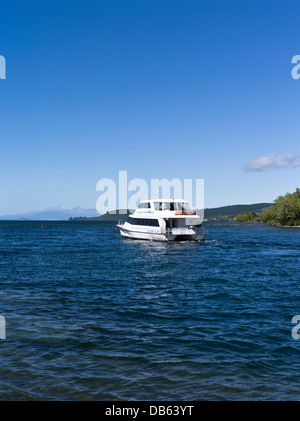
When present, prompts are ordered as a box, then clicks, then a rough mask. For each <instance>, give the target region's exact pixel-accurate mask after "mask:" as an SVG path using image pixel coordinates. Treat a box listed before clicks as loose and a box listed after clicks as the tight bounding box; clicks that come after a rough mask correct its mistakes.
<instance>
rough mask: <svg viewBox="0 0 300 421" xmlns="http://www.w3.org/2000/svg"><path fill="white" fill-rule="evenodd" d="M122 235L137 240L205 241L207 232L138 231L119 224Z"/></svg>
mask: <svg viewBox="0 0 300 421" xmlns="http://www.w3.org/2000/svg"><path fill="white" fill-rule="evenodd" d="M117 227H118V229H119V231H120V234H121V236H122V237H126V238H132V239H136V240H151V241H203V240H204V238H205V235H206V233H205V232H200V233H199V232H197V233H193V234H167V233H163V232H158V231H159V230H157V232H154V231H152V232H150V231H137V230H131V229H126V228H124V227H123V226H122V225H117Z"/></svg>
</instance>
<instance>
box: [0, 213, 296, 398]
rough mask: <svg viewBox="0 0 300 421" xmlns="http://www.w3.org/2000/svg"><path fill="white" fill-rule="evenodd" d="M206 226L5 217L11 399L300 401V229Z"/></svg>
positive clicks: (5, 387)
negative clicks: (198, 232)
mask: <svg viewBox="0 0 300 421" xmlns="http://www.w3.org/2000/svg"><path fill="white" fill-rule="evenodd" d="M41 225H43V226H44V228H41ZM206 226H207V229H208V233H209V234H208V236H207V239H206V241H205V242H203V243H196V242H180V243H179V242H178V243H158V242H148V241H137V240H130V239H127V240H126V239H120V236H119V232H118V231H115V227H114V224H113V223H101V222H43V223H41V222H29V221H28V222H27V221H24V222H0V285H1V288H0V314H1V315H2V316H4V317H5V319H6V340H0V379H1V382H0V398H1V399H2V400H9V399H14V400H18V399H20V400H21V399H23V400H36V399H43V400H286V399H288V400H299V398H300V376H299V371H300V339H299V340H297V339H293V337H292V335H291V330H292V327H293V326H294V325H293V324H292V317H293V316H295V315H298V314H300V275H299V274H300V229H283V228H281V229H280V228H270V227H265V226H263V225H260V224H237V223H233V222H224V223H222V222H211V223H209V222H207V223H206Z"/></svg>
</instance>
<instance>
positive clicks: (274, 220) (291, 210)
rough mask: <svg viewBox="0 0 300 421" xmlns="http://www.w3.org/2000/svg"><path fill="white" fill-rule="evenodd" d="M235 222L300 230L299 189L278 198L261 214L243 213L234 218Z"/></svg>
mask: <svg viewBox="0 0 300 421" xmlns="http://www.w3.org/2000/svg"><path fill="white" fill-rule="evenodd" d="M235 221H236V222H262V223H264V224H267V225H270V226H275V227H276V226H277V227H299V228H300V189H299V188H297V189H296V191H295V192H294V193H286V194H285V195H284V196H278V197H277V199H276V200H274V204H273V205H272V206H270V207H268V208H265V209H263V210H262V211H261V212H244V213H241V214H239V215H237V216H236V218H235Z"/></svg>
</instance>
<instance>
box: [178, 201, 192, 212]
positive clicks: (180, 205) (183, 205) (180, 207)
mask: <svg viewBox="0 0 300 421" xmlns="http://www.w3.org/2000/svg"><path fill="white" fill-rule="evenodd" d="M175 205H176V210H179V211H190V210H191V207H190V204H189V203H188V202H176V203H175Z"/></svg>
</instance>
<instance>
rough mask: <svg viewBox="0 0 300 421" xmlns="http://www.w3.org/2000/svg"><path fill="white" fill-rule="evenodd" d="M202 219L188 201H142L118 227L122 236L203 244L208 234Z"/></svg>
mask: <svg viewBox="0 0 300 421" xmlns="http://www.w3.org/2000/svg"><path fill="white" fill-rule="evenodd" d="M202 222H203V218H202V217H200V216H199V215H197V213H196V211H193V210H191V207H190V204H189V202H188V201H186V200H175V199H153V200H143V201H142V202H141V203H140V205H139V207H138V208H137V209H136V210H135V212H134V213H133V214H130V215H129V216H128V219H127V220H126V221H124V222H119V223H118V224H117V228H118V229H119V231H120V233H121V235H122V236H123V237H129V238H135V239H140V240H156V241H174V240H175V241H178V240H179V241H183V240H194V241H202V240H204V237H205V235H206V234H207V232H206V230H204V229H203V228H202V227H201V224H202Z"/></svg>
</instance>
